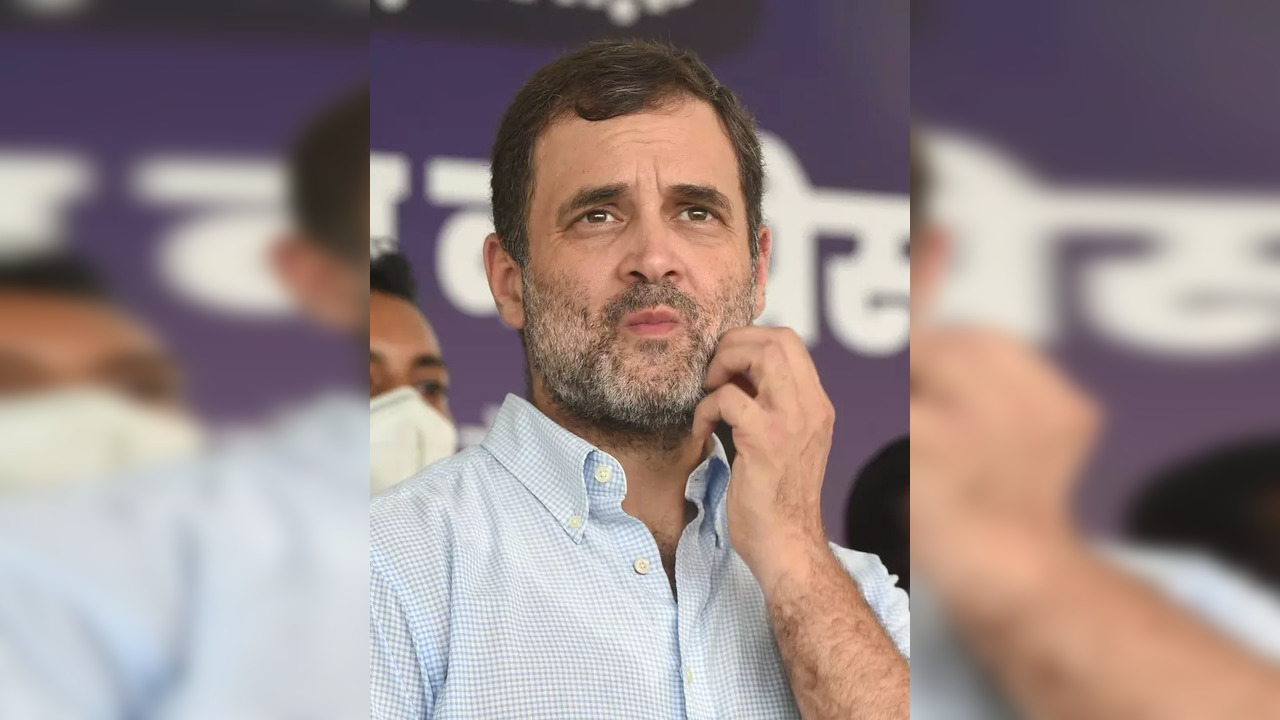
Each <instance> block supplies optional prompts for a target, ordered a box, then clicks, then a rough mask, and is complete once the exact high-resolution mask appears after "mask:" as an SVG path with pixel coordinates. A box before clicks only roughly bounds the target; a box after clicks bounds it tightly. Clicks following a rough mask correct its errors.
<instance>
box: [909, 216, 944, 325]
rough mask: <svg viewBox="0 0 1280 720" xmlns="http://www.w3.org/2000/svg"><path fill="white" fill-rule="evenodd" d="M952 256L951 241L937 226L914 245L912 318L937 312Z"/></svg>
mask: <svg viewBox="0 0 1280 720" xmlns="http://www.w3.org/2000/svg"><path fill="white" fill-rule="evenodd" d="M950 255H951V241H950V238H948V237H947V234H946V233H945V232H943V231H942V229H941V228H939V227H938V226H936V225H929V226H927V227H925V228H924V229H923V230H921V232H920V234H919V235H918V236H917V237H916V238H914V239H912V241H911V308H912V314H913V315H915V314H920V315H927V314H928V313H929V312H931V311H932V309H933V304H934V301H935V300H936V299H937V294H938V290H939V289H940V288H941V286H942V279H943V274H944V273H945V272H946V269H947V263H948V262H949V260H950Z"/></svg>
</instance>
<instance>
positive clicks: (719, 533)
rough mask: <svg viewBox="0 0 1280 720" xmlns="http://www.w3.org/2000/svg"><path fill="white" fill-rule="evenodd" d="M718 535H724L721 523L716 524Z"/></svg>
mask: <svg viewBox="0 0 1280 720" xmlns="http://www.w3.org/2000/svg"><path fill="white" fill-rule="evenodd" d="M716 534H717V535H724V530H723V529H722V528H721V527H720V523H716Z"/></svg>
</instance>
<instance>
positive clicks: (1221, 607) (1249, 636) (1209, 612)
mask: <svg viewBox="0 0 1280 720" xmlns="http://www.w3.org/2000/svg"><path fill="white" fill-rule="evenodd" d="M1102 550H1103V553H1104V555H1105V556H1107V557H1108V558H1109V559H1110V560H1111V561H1112V562H1114V563H1116V565H1118V566H1119V567H1121V568H1122V569H1124V570H1126V571H1128V572H1130V573H1131V574H1133V575H1134V576H1135V577H1138V578H1140V579H1142V580H1144V581H1146V582H1148V583H1150V584H1151V585H1152V586H1154V587H1155V588H1156V589H1157V590H1159V591H1160V592H1161V593H1162V594H1163V595H1164V596H1165V597H1167V598H1169V600H1170V601H1172V602H1173V603H1175V604H1177V605H1178V606H1180V607H1182V608H1184V609H1186V610H1187V611H1188V612H1190V613H1192V614H1193V615H1195V616H1197V617H1199V618H1200V619H1201V620H1202V621H1204V622H1206V623H1208V624H1209V625H1211V626H1213V627H1214V628H1216V629H1217V630H1218V631H1219V632H1222V633H1223V634H1225V635H1226V636H1228V637H1229V638H1231V639H1232V640H1234V641H1235V642H1237V643H1239V644H1240V645H1241V646H1243V647H1245V648H1248V649H1249V650H1252V651H1253V652H1255V653H1257V654H1259V655H1261V656H1262V657H1264V658H1267V659H1270V660H1273V661H1278V662H1280V598H1277V595H1276V594H1274V593H1273V592H1269V591H1268V590H1265V589H1264V588H1263V587H1262V586H1261V585H1259V584H1258V583H1257V582H1255V581H1253V580H1251V579H1250V578H1248V577H1246V576H1244V575H1242V574H1240V573H1238V572H1236V571H1234V570H1232V569H1230V568H1228V567H1226V566H1224V565H1222V564H1221V563H1219V562H1217V561H1216V560H1213V559H1212V558H1210V557H1207V556H1204V555H1200V554H1193V553H1186V552H1173V551H1167V550H1155V549H1149V548H1135V547H1123V548H1121V547H1116V546H1110V547H1104V548H1103V549H1102Z"/></svg>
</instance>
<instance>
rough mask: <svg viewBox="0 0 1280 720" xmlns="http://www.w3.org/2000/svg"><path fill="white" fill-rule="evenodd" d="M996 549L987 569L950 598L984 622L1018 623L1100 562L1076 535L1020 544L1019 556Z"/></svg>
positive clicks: (960, 611)
mask: <svg viewBox="0 0 1280 720" xmlns="http://www.w3.org/2000/svg"><path fill="white" fill-rule="evenodd" d="M1010 555H1011V553H1003V554H1001V553H995V552H993V553H992V555H991V556H989V557H988V558H986V559H985V561H984V562H985V563H986V564H987V565H988V567H987V569H985V570H982V571H979V572H976V573H974V576H973V578H972V582H967V583H958V584H957V585H956V587H954V588H952V592H951V593H950V594H952V595H953V597H952V599H951V602H950V603H948V604H949V605H951V606H952V607H953V609H954V610H955V611H956V612H957V613H958V614H959V615H961V616H963V617H965V618H966V619H968V620H970V621H972V622H977V623H980V624H988V623H999V624H1007V623H1017V622H1018V621H1019V618H1024V617H1033V616H1035V614H1036V612H1037V608H1039V607H1041V606H1043V605H1044V604H1045V603H1046V602H1048V601H1050V600H1053V599H1055V598H1057V597H1058V596H1059V594H1060V593H1061V591H1062V589H1063V587H1064V586H1066V585H1069V584H1070V582H1071V581H1072V580H1073V579H1074V578H1076V577H1078V576H1079V575H1080V574H1081V573H1088V572H1089V568H1091V567H1092V566H1093V565H1094V564H1095V563H1096V562H1097V558H1096V557H1095V556H1094V554H1093V552H1092V551H1091V549H1090V548H1089V547H1088V546H1087V545H1085V544H1084V543H1083V542H1081V541H1079V540H1078V539H1076V538H1069V537H1063V538H1054V539H1044V538H1042V539H1037V540H1034V541H1030V542H1026V543H1023V544H1020V547H1019V548H1018V549H1017V550H1016V557H1015V558H1010Z"/></svg>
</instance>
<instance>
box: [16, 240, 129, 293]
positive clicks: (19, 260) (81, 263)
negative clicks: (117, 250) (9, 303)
mask: <svg viewBox="0 0 1280 720" xmlns="http://www.w3.org/2000/svg"><path fill="white" fill-rule="evenodd" d="M0 291H10V292H11V291H18V292H27V293H38V294H42V295H55V296H59V297H67V298H73V299H76V300H92V301H100V302H106V301H108V300H110V299H111V293H110V290H109V289H108V288H107V285H106V282H105V281H103V279H102V277H101V276H100V275H99V274H98V272H97V270H95V269H94V267H93V266H92V265H90V264H89V262H88V261H86V260H84V259H83V258H80V257H77V256H75V255H72V254H69V253H66V252H62V251H55V252H50V253H39V254H24V255H22V256H18V257H13V258H5V259H0Z"/></svg>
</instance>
